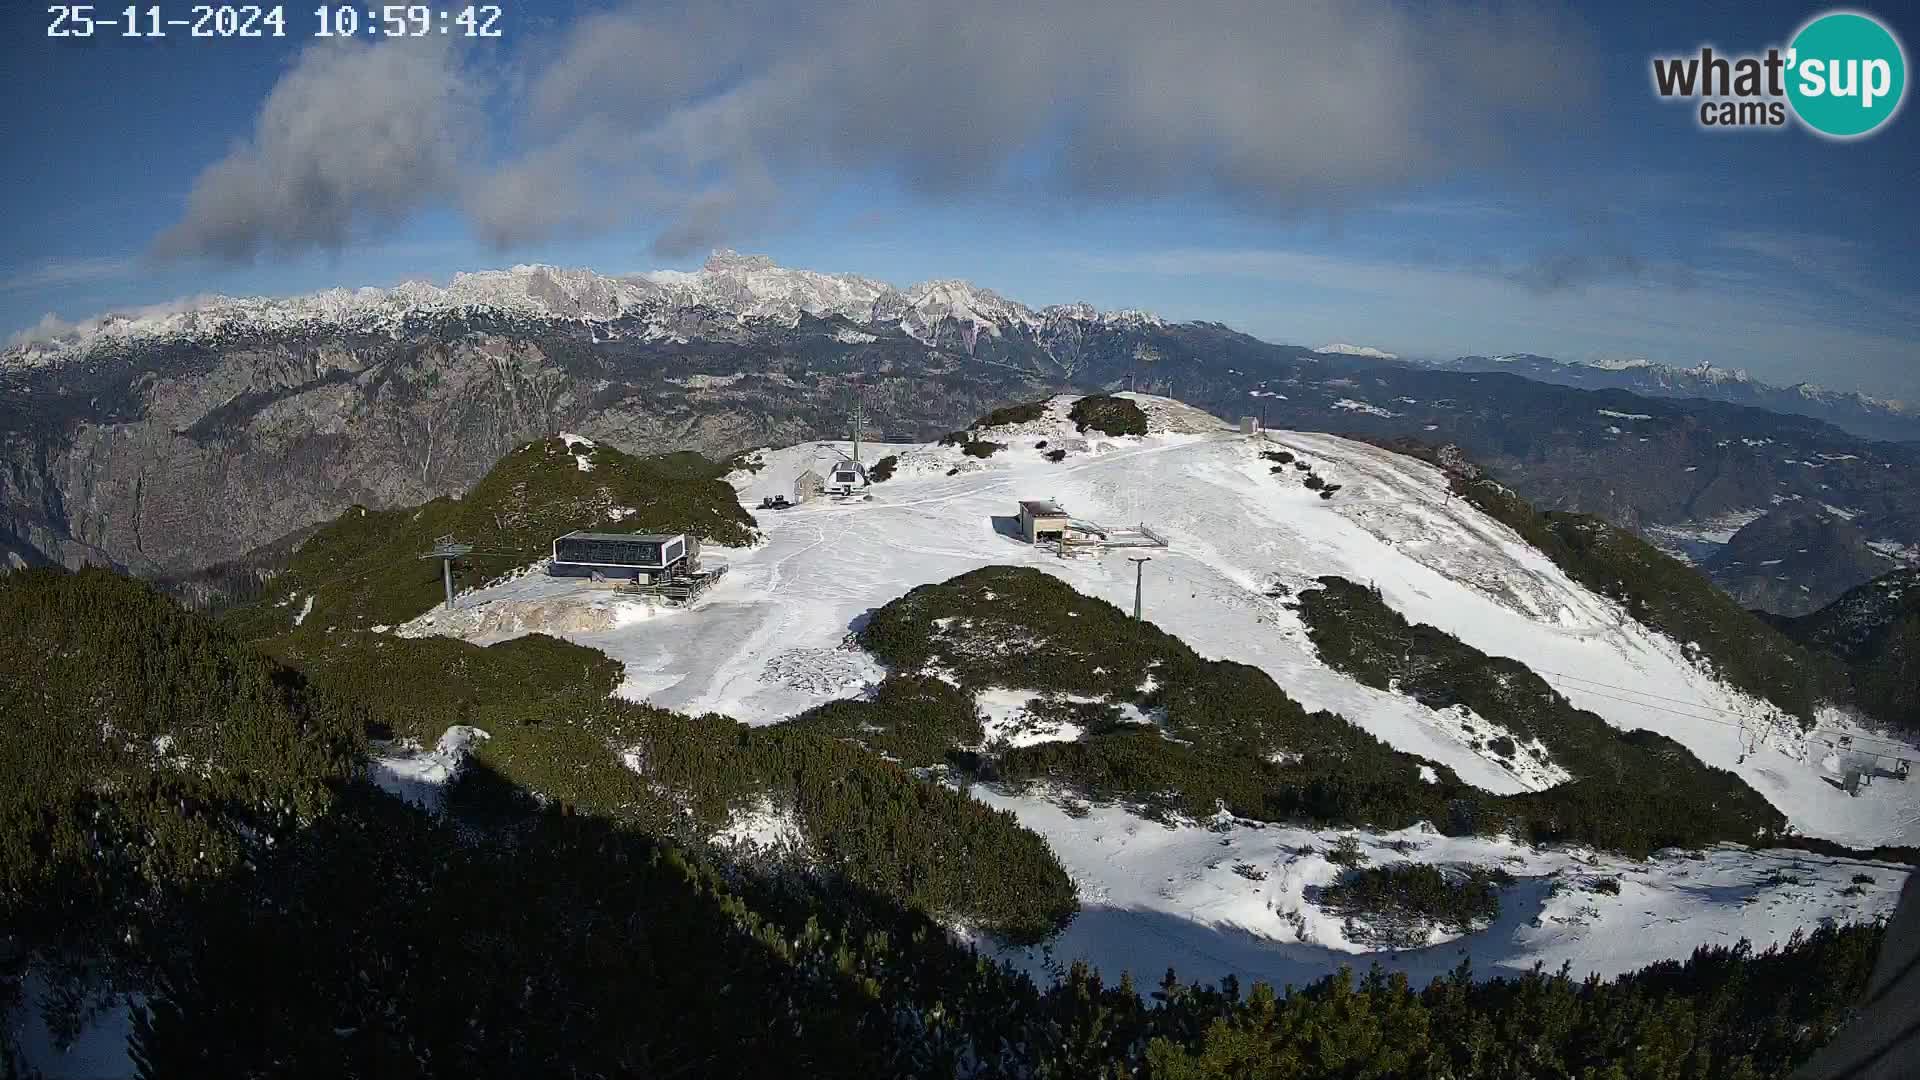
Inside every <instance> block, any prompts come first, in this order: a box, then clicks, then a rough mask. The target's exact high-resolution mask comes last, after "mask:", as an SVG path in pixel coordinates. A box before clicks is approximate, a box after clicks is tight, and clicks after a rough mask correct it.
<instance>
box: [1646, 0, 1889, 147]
mask: <svg viewBox="0 0 1920 1080" xmlns="http://www.w3.org/2000/svg"><path fill="white" fill-rule="evenodd" d="M1653 89H1654V92H1655V93H1657V94H1658V95H1659V96H1660V97H1662V98H1669V99H1670V98H1684V99H1689V100H1693V101H1698V102H1699V105H1698V111H1697V113H1696V116H1697V117H1698V119H1699V122H1700V126H1701V127H1706V128H1715V129H1719V128H1779V127H1785V126H1786V124H1787V118H1788V117H1789V116H1792V117H1795V118H1797V119H1798V120H1799V121H1800V123H1801V124H1803V125H1805V126H1806V127H1807V129H1808V130H1810V131H1812V132H1814V133H1815V134H1818V135H1822V136H1825V137H1826V138H1829V139H1854V138H1859V137H1860V136H1863V135H1869V134H1871V133H1873V132H1875V131H1877V130H1879V129H1880V128H1882V127H1884V126H1885V125H1886V123H1887V121H1889V120H1891V119H1893V116H1894V114H1895V113H1897V112H1899V111H1900V102H1901V99H1902V98H1904V97H1905V96H1906V91H1907V54H1906V51H1905V50H1904V49H1902V48H1901V47H1900V39H1898V38H1896V37H1894V36H1893V31H1892V30H1890V29H1888V28H1887V26H1886V25H1885V24H1884V23H1882V22H1880V20H1878V19H1875V18H1874V17H1873V16H1871V15H1863V14H1861V13H1860V12H1857V11H1829V12H1827V13H1826V14H1824V15H1820V16H1816V17H1815V18H1814V19H1812V20H1811V21H1809V22H1808V23H1807V24H1806V25H1805V26H1802V27H1801V28H1800V29H1799V31H1798V32H1796V33H1795V34H1794V35H1793V40H1792V41H1791V42H1790V43H1789V44H1788V45H1787V47H1786V48H1785V49H1781V48H1779V47H1777V46H1776V47H1774V48H1770V49H1768V50H1767V51H1766V52H1765V53H1763V54H1758V55H1749V56H1723V55H1721V54H1719V53H1716V52H1714V51H1713V49H1712V48H1711V47H1705V46H1703V47H1702V48H1701V49H1700V52H1699V54H1698V55H1687V56H1656V57H1654V58H1653Z"/></svg>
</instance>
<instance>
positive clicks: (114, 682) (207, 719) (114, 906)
mask: <svg viewBox="0 0 1920 1080" xmlns="http://www.w3.org/2000/svg"><path fill="white" fill-rule="evenodd" d="M0 642H4V645H0V925H8V926H10V927H13V928H16V929H20V930H22V931H23V932H24V931H25V930H27V929H28V928H31V927H34V926H36V925H50V926H52V927H54V928H57V929H58V930H59V932H61V933H71V934H76V935H80V934H84V933H85V932H86V931H87V930H89V929H90V928H97V927H98V923H97V922H96V920H99V919H106V918H111V917H112V913H113V912H115V911H121V912H124V911H127V910H130V909H131V908H133V907H135V906H137V905H140V904H146V903H150V902H154V898H156V897H164V896H166V895H168V894H170V893H173V892H176V891H178V890H179V889H181V888H184V887H186V886H187V885H188V884H189V883H191V882H193V881H197V880H202V879H205V878H208V877H213V876H217V875H220V874H224V873H229V872H232V871H234V870H235V869H236V868H238V867H240V866H242V865H244V864H245V863H246V861H247V860H248V859H250V858H252V857H254V856H255V855H257V854H258V853H259V852H260V851H261V850H262V849H263V848H264V847H266V846H268V845H271V844H273V843H275V842H276V841H277V840H283V839H285V838H286V837H287V836H289V835H291V834H292V833H293V832H294V831H296V830H298V829H299V828H300V827H301V826H302V825H304V824H306V823H308V822H311V821H313V820H314V819H316V818H317V817H319V816H320V815H321V814H323V813H325V812H326V810H327V808H328V806H329V805H330V804H331V802H332V799H333V791H334V788H335V786H336V785H337V784H338V783H340V782H341V781H343V780H344V779H345V778H347V777H348V776H350V775H351V774H352V773H353V771H354V768H355V762H356V760H357V756H358V754H359V752H360V750H361V748H362V745H363V742H362V738H361V731H362V725H363V723H364V712H363V710H361V709H360V708H358V707H356V706H354V705H352V704H350V703H348V702H346V701H343V700H340V699H337V698H335V697H332V696H330V695H327V694H324V693H321V692H319V691H317V690H315V688H313V687H311V686H309V685H308V683H307V682H306V680H304V679H303V678H301V677H300V676H299V675H298V674H296V673H294V672H293V671H290V670H288V669H287V668H285V667H283V666H281V665H280V664H278V663H275V662H274V661H272V660H270V659H268V658H266V657H264V656H261V655H259V654H257V653H255V652H254V651H253V650H252V649H250V648H248V647H247V646H245V645H244V644H242V643H240V642H238V641H236V640H234V638H233V637H232V636H230V635H229V634H227V633H226V632H225V631H224V630H222V629H221V628H220V627H219V626H218V625H216V624H215V623H214V622H213V621H212V620H210V619H208V618H206V617H205V616H201V615H196V614H193V613H190V612H188V611H185V610H183V609H182V608H181V607H180V606H179V605H178V604H176V603H174V602H173V601H172V600H170V599H168V598H167V597H165V596H162V595H161V594H160V593H158V592H156V591H155V590H154V589H152V588H150V587H149V586H147V585H145V584H143V583H140V582H136V581H132V580H129V579H127V578H123V577H120V576H118V575H115V574H112V573H109V572H107V571H104V570H84V571H81V572H80V573H77V574H68V573H65V572H64V571H59V570H51V569H44V570H27V571H21V572H18V573H13V574H8V575H5V576H0Z"/></svg>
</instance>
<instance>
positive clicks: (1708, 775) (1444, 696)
mask: <svg viewBox="0 0 1920 1080" xmlns="http://www.w3.org/2000/svg"><path fill="white" fill-rule="evenodd" d="M1299 605H1300V612H1301V617H1302V618H1303V619H1304V620H1305V622H1306V624H1307V629H1308V633H1309V634H1310V635H1311V636H1312V638H1313V643H1314V647H1315V648H1317V649H1318V650H1319V652H1320V656H1321V658H1322V659H1324V660H1325V661H1326V662H1327V663H1328V664H1330V665H1332V666H1333V667H1334V668H1335V669H1336V670H1338V671H1342V672H1345V673H1347V674H1349V675H1351V676H1353V677H1354V678H1355V679H1358V680H1359V681H1361V682H1363V683H1366V684H1367V685H1368V686H1372V687H1376V688H1378V689H1382V690H1386V689H1392V688H1396V687H1397V688H1398V691H1399V692H1400V693H1402V694H1405V695H1407V696H1408V697H1411V698H1413V699H1414V700H1416V701H1419V702H1420V703H1422V704H1424V705H1427V706H1429V707H1431V708H1435V709H1444V708H1448V707H1450V706H1454V705H1464V706H1466V707H1467V708H1469V709H1472V710H1473V711H1474V712H1475V713H1476V714H1478V715H1479V716H1481V717H1483V718H1485V719H1486V720H1487V721H1488V722H1489V723H1491V724H1495V725H1497V726H1499V727H1501V728H1504V729H1506V730H1507V731H1509V732H1512V733H1513V734H1515V735H1519V736H1521V737H1523V738H1525V739H1526V740H1527V741H1529V742H1532V741H1535V740H1537V741H1539V742H1540V743H1541V744H1542V745H1544V746H1545V747H1546V749H1547V752H1548V754H1549V755H1550V756H1551V757H1552V759H1553V761H1554V762H1555V763H1556V764H1558V765H1559V766H1561V767H1562V768H1564V769H1566V770H1567V771H1568V772H1570V773H1572V774H1573V780H1572V781H1570V782H1568V783H1564V784H1560V785H1556V786H1555V787H1552V788H1549V789H1548V790H1546V791H1542V792H1533V793H1528V794H1523V795H1515V796H1509V797H1506V798H1494V797H1491V796H1488V797H1484V798H1480V799H1476V800H1473V801H1472V802H1473V804H1474V805H1473V806H1472V809H1471V813H1473V814H1475V815H1477V816H1480V817H1483V818H1484V817H1491V818H1493V819H1495V821H1497V822H1499V823H1500V825H1499V826H1498V827H1507V828H1511V829H1512V831H1513V832H1514V833H1515V835H1518V836H1522V837H1526V838H1528V839H1531V840H1533V841H1535V842H1546V841H1553V840H1577V841H1580V842H1583V843H1589V844H1593V845H1595V846H1597V847H1603V848H1609V849H1616V850H1624V851H1630V852H1645V851H1652V850H1656V849H1658V848H1661V847H1667V846H1689V847H1694V846H1699V845H1702V844H1707V843H1711V842H1714V841H1717V840H1734V841H1738V842H1740V843H1753V842H1755V841H1756V840H1757V839H1759V838H1760V837H1761V836H1763V835H1766V834H1771V833H1774V832H1777V831H1779V830H1781V829H1783V828H1784V827H1785V825H1786V820H1785V818H1784V817H1783V816H1782V815H1781V814H1780V812H1779V811H1778V810H1775V809H1774V808H1773V806H1772V805H1771V804H1769V803H1768V802H1767V801H1766V799H1765V798H1763V797H1762V796H1761V795H1760V794H1759V793H1758V792H1756V791H1754V790H1753V789H1752V788H1751V787H1749V786H1748V785H1747V784H1746V782H1745V781H1743V780H1741V779H1740V778H1739V777H1738V776H1736V775H1734V774H1733V773H1730V772H1727V771H1726V770H1724V769H1716V768H1713V767H1711V766H1708V765H1706V764H1704V763H1702V762H1701V761H1700V760H1699V759H1698V758H1696V757H1694V756H1693V754H1692V753H1691V752H1689V751H1688V750H1687V749H1686V748H1685V747H1683V746H1681V745H1680V744H1679V743H1677V742H1674V741H1673V740H1672V739H1669V738H1666V737H1665V736H1662V735H1657V734H1655V733H1653V732H1649V731H1627V732H1623V731H1620V730H1619V729H1617V728H1615V727H1613V726H1612V725H1610V724H1608V723H1607V722H1606V721H1605V720H1603V719H1601V718H1600V717H1598V716H1596V715H1594V714H1593V713H1590V712H1587V711H1586V710H1584V709H1577V708H1574V707H1573V705H1572V704H1570V703H1569V702H1568V701H1567V700H1566V699H1565V698H1563V697H1561V696H1560V695H1559V694H1558V693H1557V692H1556V691H1555V690H1554V689H1553V687H1552V686H1550V685H1549V684H1548V683H1547V682H1546V680H1544V679H1542V678H1540V677H1539V676H1538V675H1536V674H1534V673H1533V672H1532V671H1530V670H1528V668H1527V667H1526V665H1524V664H1521V663H1520V662H1518V661H1516V660H1511V659H1507V658H1505V657H1494V656H1488V655H1487V654H1485V653H1483V652H1481V651H1480V650H1478V649H1475V648H1473V647H1472V646H1470V645H1467V644H1465V643H1463V642H1461V641H1460V640H1459V639H1458V638H1455V637H1454V636H1453V635H1451V634H1449V633H1447V632H1446V631H1444V630H1441V629H1439V628H1437V627H1433V626H1427V625H1424V624H1422V625H1418V626H1410V625H1408V623H1407V621H1406V620H1405V619H1403V618H1401V616H1400V614H1399V613H1398V612H1396V611H1394V610H1393V609H1392V608H1390V607H1388V606H1387V604H1386V602H1385V601H1384V600H1383V599H1382V598H1381V596H1380V594H1379V593H1378V592H1377V591H1375V590H1372V589H1368V588H1365V587H1363V586H1360V585H1357V584H1355V583H1353V582H1351V581H1347V580H1346V579H1344V578H1338V577H1325V578H1321V579H1320V588H1318V589H1311V590H1307V591H1305V592H1302V593H1301V594H1300V600H1299ZM1503 738H1504V736H1503ZM1504 749H1505V750H1506V755H1505V756H1508V757H1511V756H1512V755H1513V753H1514V752H1515V751H1516V749H1517V747H1516V746H1515V745H1514V743H1513V741H1512V740H1511V739H1509V740H1508V741H1507V743H1506V745H1505V747H1504ZM1467 812H1469V811H1468V808H1467V806H1465V805H1457V806H1456V807H1455V808H1454V809H1453V813H1454V814H1455V815H1456V816H1459V815H1461V814H1463V813H1467ZM1490 825H1492V823H1491V822H1484V821H1483V822H1479V823H1476V826H1475V827H1476V828H1477V829H1478V830H1480V831H1489V827H1490Z"/></svg>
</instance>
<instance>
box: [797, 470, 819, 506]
mask: <svg viewBox="0 0 1920 1080" xmlns="http://www.w3.org/2000/svg"><path fill="white" fill-rule="evenodd" d="M826 489H827V482H826V481H825V480H823V479H821V477H820V474H819V473H817V472H814V471H813V470H812V469H808V470H807V471H806V472H803V473H801V474H800V475H799V477H798V478H796V479H795V480H794V482H793V501H794V502H808V501H811V500H813V499H817V498H819V497H820V494H821V492H824V491H825V490H826Z"/></svg>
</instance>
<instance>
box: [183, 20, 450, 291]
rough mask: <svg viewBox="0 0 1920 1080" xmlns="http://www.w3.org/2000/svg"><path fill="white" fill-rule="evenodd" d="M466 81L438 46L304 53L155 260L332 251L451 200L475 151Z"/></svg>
mask: <svg viewBox="0 0 1920 1080" xmlns="http://www.w3.org/2000/svg"><path fill="white" fill-rule="evenodd" d="M480 97H481V94H480V91H479V88H478V84H477V82H476V79H475V75H474V73H473V72H472V71H471V70H470V69H469V68H467V67H466V66H464V65H463V63H462V60H461V57H460V54H459V53H458V52H457V51H456V50H455V48H454V47H453V46H452V45H451V44H449V43H447V42H446V41H445V40H441V39H391V40H388V41H386V42H383V43H381V44H376V45H368V44H363V43H360V42H351V41H349V42H334V41H328V42H322V43H319V44H315V45H312V46H309V47H308V48H307V50H306V51H305V52H304V53H302V54H301V55H300V58H299V60H298V61H297V62H296V63H295V64H294V66H293V68H292V69H291V70H290V71H288V73H287V74H286V75H285V76H284V77H282V78H281V80H280V82H279V83H278V84H277V85H276V86H275V87H274V89H273V92H272V93H271V94H269V95H268V96H267V100H266V102H265V103H264V104H263V105H262V106H261V108H260V114H259V116H258V117H257V118H256V120H255V122H254V130H253V133H252V135H251V137H250V138H248V139H247V140H245V141H244V142H242V143H240V144H239V145H237V146H235V147H234V148H233V150H232V151H231V152H230V153H228V154H227V156H226V157H224V158H221V159H220V160H219V161H217V162H215V163H213V164H212V165H210V166H208V167H207V168H206V170H204V171H203V172H202V173H201V174H200V176H199V178H198V179H197V180H195V182H194V185H193V190H192V192H191V193H190V194H189V196H188V199H187V210H186V215H185V217H184V218H183V219H182V220H181V221H180V222H179V223H178V224H176V225H174V226H173V227H172V228H170V229H168V230H166V231H165V232H163V233H162V234H161V235H160V236H159V237H158V238H157V239H156V240H155V242H154V248H153V251H154V254H156V255H158V256H160V257H162V258H167V257H177V256H195V255H204V256H213V257H217V258H223V259H228V260H235V261H246V260H250V259H252V258H254V257H255V256H257V255H260V254H263V253H265V254H273V255H294V254H299V253H301V252H304V251H308V250H312V249H315V248H332V249H338V248H340V247H343V246H345V245H346V244H347V243H349V242H350V241H351V240H353V239H355V237H356V233H357V232H358V231H360V230H363V229H365V228H367V227H369V226H371V225H375V224H382V223H394V222H398V221H400V220H401V219H403V218H405V217H407V216H408V215H410V214H412V213H414V212H416V211H418V210H420V209H421V208H423V207H425V206H428V205H431V204H432V203H434V202H436V201H439V200H443V199H446V198H449V197H451V196H452V195H453V194H454V193H455V192H456V191H457V190H458V189H459V186H460V183H461V178H462V167H463V164H464V163H465V162H466V161H467V160H468V159H469V156H470V152H471V150H472V148H473V146H474V145H475V142H476V135H477V133H476V118H477V116H478V115H479V113H478V112H477V111H476V109H475V106H476V105H477V103H478V102H479V100H480Z"/></svg>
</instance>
